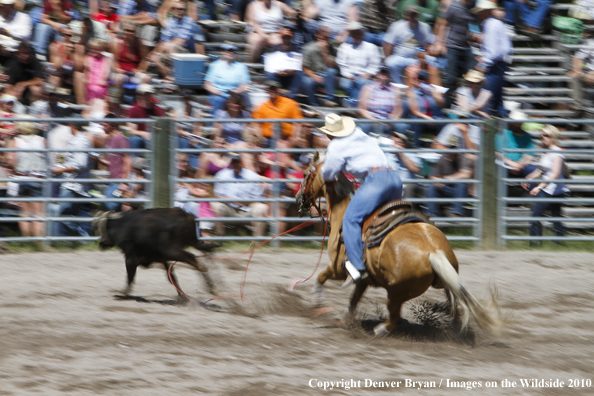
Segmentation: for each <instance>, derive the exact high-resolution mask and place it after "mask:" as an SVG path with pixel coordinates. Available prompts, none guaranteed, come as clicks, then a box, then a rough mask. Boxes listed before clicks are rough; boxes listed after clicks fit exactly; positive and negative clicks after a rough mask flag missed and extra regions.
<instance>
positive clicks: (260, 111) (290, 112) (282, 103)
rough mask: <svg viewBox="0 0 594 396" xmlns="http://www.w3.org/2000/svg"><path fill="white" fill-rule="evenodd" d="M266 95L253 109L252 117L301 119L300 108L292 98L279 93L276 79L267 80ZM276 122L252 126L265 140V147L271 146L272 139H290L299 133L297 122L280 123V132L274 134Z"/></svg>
mask: <svg viewBox="0 0 594 396" xmlns="http://www.w3.org/2000/svg"><path fill="white" fill-rule="evenodd" d="M266 86H267V87H268V89H267V91H268V95H269V96H270V99H269V100H268V101H267V102H264V103H262V104H261V105H260V106H259V107H258V108H257V109H256V110H254V111H253V113H252V117H253V118H257V119H266V118H284V119H288V118H292V119H301V118H303V115H302V114H301V108H300V107H299V104H297V102H295V101H294V100H293V99H289V98H285V97H284V96H282V95H280V93H279V88H280V84H279V83H278V82H276V81H267V82H266ZM277 127H278V124H276V125H275V126H274V127H273V125H272V124H271V123H257V124H256V125H255V126H254V128H255V129H256V131H258V132H257V133H258V136H259V137H260V139H262V140H263V141H264V142H265V146H266V147H273V141H274V139H290V138H291V137H295V136H297V135H298V134H299V128H300V125H299V124H292V125H291V124H289V123H282V127H281V133H280V134H275V132H274V130H276V129H277Z"/></svg>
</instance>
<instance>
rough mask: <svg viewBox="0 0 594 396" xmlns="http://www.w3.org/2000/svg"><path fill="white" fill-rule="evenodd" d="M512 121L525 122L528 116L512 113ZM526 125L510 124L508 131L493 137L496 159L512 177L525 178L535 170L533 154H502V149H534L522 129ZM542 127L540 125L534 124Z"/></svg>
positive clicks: (527, 134) (529, 138)
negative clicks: (501, 162) (497, 158)
mask: <svg viewBox="0 0 594 396" xmlns="http://www.w3.org/2000/svg"><path fill="white" fill-rule="evenodd" d="M509 118H511V119H512V120H526V119H528V116H527V115H526V114H524V113H522V112H520V111H517V110H516V111H512V112H511V113H510V115H509ZM526 124H528V123H526V122H525V123H519V122H510V123H509V124H508V125H509V129H503V131H502V132H501V133H500V134H497V136H496V137H495V150H496V151H497V152H498V157H499V158H500V159H502V160H503V163H504V165H505V167H506V168H507V169H508V172H509V174H510V175H511V176H512V177H526V175H528V174H530V173H532V172H533V171H534V170H535V169H536V168H535V166H534V165H532V164H531V163H532V162H533V160H534V155H535V154H534V153H530V152H526V153H504V152H503V149H534V148H536V146H535V145H534V143H533V142H532V136H530V134H529V133H527V132H526V131H525V130H524V128H525V127H527V126H528V125H526ZM536 125H539V126H543V127H544V125H542V124H536Z"/></svg>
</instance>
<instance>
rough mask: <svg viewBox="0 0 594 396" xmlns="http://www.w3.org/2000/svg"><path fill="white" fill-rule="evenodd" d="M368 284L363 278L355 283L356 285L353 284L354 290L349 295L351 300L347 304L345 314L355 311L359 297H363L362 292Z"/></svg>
mask: <svg viewBox="0 0 594 396" xmlns="http://www.w3.org/2000/svg"><path fill="white" fill-rule="evenodd" d="M368 286H369V283H367V280H365V279H364V280H361V281H360V282H359V283H357V285H356V286H355V291H354V292H353V295H352V296H351V302H350V304H349V307H348V308H347V315H353V314H354V313H355V309H356V308H357V304H359V301H360V300H361V297H363V293H365V290H367V287H368Z"/></svg>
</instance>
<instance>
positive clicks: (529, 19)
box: [503, 0, 551, 35]
mask: <svg viewBox="0 0 594 396" xmlns="http://www.w3.org/2000/svg"><path fill="white" fill-rule="evenodd" d="M503 3H504V5H505V23H506V24H507V28H508V32H510V33H512V34H513V33H514V27H515V26H516V12H517V11H519V12H520V20H521V22H522V23H523V25H524V28H525V32H526V33H528V34H530V35H538V34H540V32H541V31H540V28H541V27H542V24H543V22H544V19H545V18H546V16H547V14H548V12H549V6H550V5H551V1H550V0H533V1H532V3H533V4H534V3H536V6H535V7H534V8H533V6H532V5H528V1H527V0H505V1H504V2H503Z"/></svg>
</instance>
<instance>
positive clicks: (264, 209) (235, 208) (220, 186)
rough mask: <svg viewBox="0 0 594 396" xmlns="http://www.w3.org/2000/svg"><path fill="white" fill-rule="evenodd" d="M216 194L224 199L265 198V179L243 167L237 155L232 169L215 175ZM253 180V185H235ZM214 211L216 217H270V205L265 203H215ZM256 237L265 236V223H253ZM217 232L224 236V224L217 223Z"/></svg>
mask: <svg viewBox="0 0 594 396" xmlns="http://www.w3.org/2000/svg"><path fill="white" fill-rule="evenodd" d="M215 179H217V180H218V182H217V183H215V187H214V194H215V197H216V198H222V199H253V200H258V199H262V198H264V191H265V188H264V185H263V183H262V182H263V181H264V179H263V178H262V177H261V176H259V175H258V174H257V173H255V172H252V171H250V170H247V169H245V168H242V167H241V159H240V157H239V156H238V155H235V156H233V157H232V159H231V168H229V169H223V170H221V171H219V172H218V173H217V174H216V175H215ZM237 179H240V180H251V181H253V183H246V182H244V183H242V182H239V183H234V182H233V181H234V180H237ZM211 206H212V209H213V211H214V213H215V215H216V217H268V205H267V204H265V203H263V202H252V203H243V202H228V203H223V202H213V203H212V205H211ZM252 226H253V227H254V236H255V237H259V236H263V235H264V227H266V223H264V222H253V223H252ZM215 230H216V232H217V234H218V235H224V234H225V232H224V224H223V223H222V222H217V223H216V225H215Z"/></svg>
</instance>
